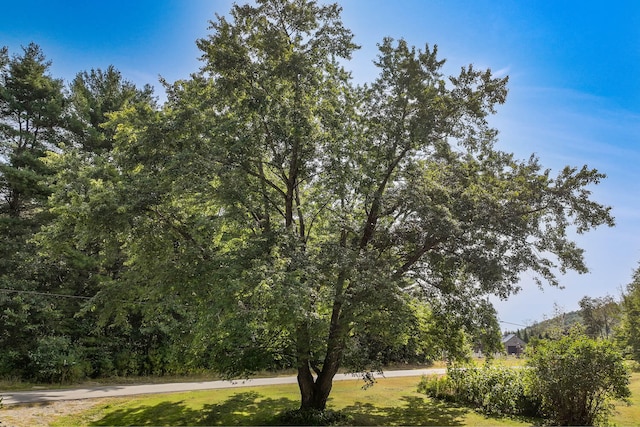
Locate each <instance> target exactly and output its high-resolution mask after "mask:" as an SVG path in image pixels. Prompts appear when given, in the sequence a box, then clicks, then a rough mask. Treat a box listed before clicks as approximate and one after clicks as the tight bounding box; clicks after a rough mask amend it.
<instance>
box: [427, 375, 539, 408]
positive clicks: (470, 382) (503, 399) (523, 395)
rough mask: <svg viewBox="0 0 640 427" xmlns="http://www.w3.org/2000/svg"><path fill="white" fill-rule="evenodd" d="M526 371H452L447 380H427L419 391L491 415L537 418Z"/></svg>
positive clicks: (445, 378)
mask: <svg viewBox="0 0 640 427" xmlns="http://www.w3.org/2000/svg"><path fill="white" fill-rule="evenodd" d="M527 390H528V375H527V372H526V371H525V370H522V369H511V368H506V367H495V366H485V367H483V368H475V367H468V368H449V369H447V376H444V377H440V378H426V377H425V378H423V379H422V381H421V382H420V385H419V386H418V391H420V392H422V393H425V394H427V395H428V396H430V397H434V398H438V399H446V400H449V401H454V402H457V403H461V404H464V405H468V406H471V407H474V408H476V409H478V410H479V411H481V412H483V413H486V414H491V415H527V416H535V415H537V412H538V411H537V409H538V402H537V401H536V399H535V398H533V397H532V396H531V395H529V394H528V393H527Z"/></svg>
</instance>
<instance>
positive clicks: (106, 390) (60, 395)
mask: <svg viewBox="0 0 640 427" xmlns="http://www.w3.org/2000/svg"><path fill="white" fill-rule="evenodd" d="M445 372H446V369H443V368H442V369H440V368H435V369H413V370H405V371H386V372H385V373H384V376H385V377H387V378H390V377H411V376H421V375H434V374H444V373H445ZM354 378H356V377H355V376H353V375H350V374H338V375H336V376H335V378H334V380H335V381H341V380H352V379H354ZM296 382H297V380H296V377H275V378H254V379H250V380H246V381H204V382H187V383H170V384H142V385H121V386H119V385H115V386H103V387H86V388H79V389H69V390H38V391H20V392H6V393H4V392H0V396H1V397H2V404H4V405H17V404H21V403H22V404H23V403H42V402H52V401H54V400H79V399H96V398H100V397H121V396H132V395H136V394H154V393H175V392H181V391H192V390H213V389H220V388H235V387H249V386H261V385H272V384H295V383H296Z"/></svg>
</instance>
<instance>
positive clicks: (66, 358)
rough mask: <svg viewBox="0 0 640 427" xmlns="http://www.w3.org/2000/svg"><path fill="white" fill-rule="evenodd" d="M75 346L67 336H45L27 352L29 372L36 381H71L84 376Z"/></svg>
mask: <svg viewBox="0 0 640 427" xmlns="http://www.w3.org/2000/svg"><path fill="white" fill-rule="evenodd" d="M81 359H82V358H81V357H80V355H79V352H78V350H77V348H76V347H75V346H73V345H72V344H71V341H70V340H69V338H67V337H60V336H47V337H43V338H40V339H39V340H38V343H37V346H36V348H35V350H33V351H30V352H29V362H30V363H29V365H30V366H29V372H30V375H31V377H32V379H33V380H34V381H37V382H47V383H53V382H59V383H64V382H71V381H77V380H79V379H80V378H83V377H84V367H83V364H82V363H81Z"/></svg>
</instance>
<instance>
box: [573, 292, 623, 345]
mask: <svg viewBox="0 0 640 427" xmlns="http://www.w3.org/2000/svg"><path fill="white" fill-rule="evenodd" d="M579 304H580V314H581V315H582V320H583V322H584V325H585V327H586V331H585V332H586V334H587V335H589V336H590V337H591V338H605V339H609V338H610V336H611V335H612V333H613V329H614V328H615V326H616V325H617V323H618V322H619V317H620V306H619V305H618V304H617V303H616V302H615V300H614V299H613V297H612V296H610V295H607V296H604V297H600V298H590V297H587V296H585V297H584V298H582V299H581V300H580V302H579Z"/></svg>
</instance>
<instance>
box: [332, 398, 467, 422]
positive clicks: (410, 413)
mask: <svg viewBox="0 0 640 427" xmlns="http://www.w3.org/2000/svg"><path fill="white" fill-rule="evenodd" d="M402 400H403V401H404V402H406V403H405V404H403V405H402V406H399V407H385V406H376V405H373V404H371V403H361V402H356V403H355V404H354V405H352V406H348V407H346V408H344V409H343V412H344V413H347V414H349V415H350V416H352V417H353V420H354V424H357V425H406V426H461V425H464V419H463V417H464V415H465V414H467V413H469V409H467V408H463V407H457V406H454V405H451V404H449V403H444V402H439V401H435V400H429V399H424V398H421V397H415V396H404V397H402Z"/></svg>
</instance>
